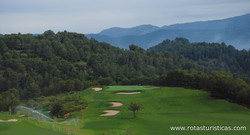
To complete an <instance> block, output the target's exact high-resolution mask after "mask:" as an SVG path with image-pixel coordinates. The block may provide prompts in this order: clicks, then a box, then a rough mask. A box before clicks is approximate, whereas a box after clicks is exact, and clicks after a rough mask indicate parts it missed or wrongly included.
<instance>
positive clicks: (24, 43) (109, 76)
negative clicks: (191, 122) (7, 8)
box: [0, 30, 250, 111]
mask: <svg viewBox="0 0 250 135" xmlns="http://www.w3.org/2000/svg"><path fill="white" fill-rule="evenodd" d="M165 44H167V45H165ZM0 52H1V53H0V101H1V103H0V111H7V110H10V109H12V108H13V107H14V106H15V105H17V104H18V103H19V102H20V101H23V100H28V99H36V98H38V97H41V96H51V95H56V94H59V93H65V92H71V91H79V90H83V89H85V88H88V87H90V86H94V85H115V84H121V85H159V86H160V85H161V86H174V87H185V88H195V89H202V90H206V91H209V92H210V93H211V96H212V97H214V98H221V99H226V100H228V101H231V102H235V103H238V104H242V105H245V106H247V107H249V106H250V86H249V84H247V82H248V83H249V77H250V69H249V67H248V65H250V51H246V50H241V51H239V50H236V49H235V48H233V47H232V46H227V45H225V44H224V43H221V44H219V43H205V42H203V43H189V41H188V40H186V39H184V38H177V39H175V40H173V41H171V40H165V41H164V42H163V43H161V44H159V45H158V46H156V47H155V48H151V49H149V50H144V49H143V48H141V47H139V46H137V45H133V44H132V45H130V46H129V49H120V48H119V47H114V46H112V45H110V44H107V43H105V42H98V41H97V40H95V39H88V38H87V37H86V36H85V35H83V34H78V33H72V32H67V31H63V32H58V33H54V32H53V31H51V30H48V31H45V32H44V33H43V34H40V35H36V36H34V35H32V34H20V33H19V34H11V35H2V36H1V37H0ZM84 102H85V101H84Z"/></svg>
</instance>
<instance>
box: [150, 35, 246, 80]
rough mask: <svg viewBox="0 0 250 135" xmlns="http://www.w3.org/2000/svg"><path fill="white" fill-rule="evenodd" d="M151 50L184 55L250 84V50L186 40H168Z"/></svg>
mask: <svg viewBox="0 0 250 135" xmlns="http://www.w3.org/2000/svg"><path fill="white" fill-rule="evenodd" d="M149 50H155V51H157V52H166V51H168V52H171V53H172V54H177V55H182V56H184V57H185V58H188V59H190V60H193V61H195V62H196V63H198V64H199V65H203V66H209V67H211V68H212V69H213V70H225V71H226V72H228V73H230V74H233V75H234V76H235V77H241V78H243V79H244V80H246V81H247V82H250V80H249V78H250V68H249V65H250V50H237V49H235V48H234V47H233V46H232V45H226V44H225V43H206V42H198V43H190V42H189V41H188V39H185V38H176V39H175V40H169V39H166V40H164V41H163V42H162V43H160V44H158V45H156V46H154V47H151V48H149Z"/></svg>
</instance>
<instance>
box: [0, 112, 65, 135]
mask: <svg viewBox="0 0 250 135" xmlns="http://www.w3.org/2000/svg"><path fill="white" fill-rule="evenodd" d="M0 119H2V120H8V119H18V121H17V122H0V135H65V134H66V133H65V134H64V133H63V132H62V133H60V132H56V131H54V130H53V129H52V123H51V122H37V121H34V120H28V119H27V118H21V117H18V116H16V115H8V114H6V113H1V114H0Z"/></svg>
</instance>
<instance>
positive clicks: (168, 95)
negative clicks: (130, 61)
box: [78, 86, 250, 135]
mask: <svg viewBox="0 0 250 135" xmlns="http://www.w3.org/2000/svg"><path fill="white" fill-rule="evenodd" d="M139 90H143V91H142V93H141V94H135V95H116V94H113V92H114V91H115V92H118V91H139ZM78 94H79V95H81V96H82V97H83V98H85V99H87V100H88V101H89V102H90V105H89V107H88V109H87V110H85V111H84V118H85V120H84V126H82V127H81V128H82V129H81V130H83V131H84V130H88V131H92V134H102V133H106V134H108V135H110V134H113V135H117V134H127V132H128V131H129V132H130V131H131V132H132V134H137V135H152V134H156V135H165V134H171V135H175V134H176V135H179V134H196V135H197V134H198V135H199V134H215V135H216V134H217V135H221V134H225V135H227V134H237V135H238V134H242V135H244V134H250V130H247V131H171V130H170V126H194V125H196V126H203V125H204V126H217V125H219V126H246V127H247V129H248V128H250V123H249V122H250V110H249V109H246V108H245V107H242V106H239V105H237V104H233V103H229V102H227V101H225V100H218V99H212V98H210V97H209V93H207V92H205V91H199V90H190V89H184V88H170V87H163V88H160V89H159V88H156V89H153V88H151V87H144V86H109V87H104V90H103V91H99V92H93V91H92V90H91V89H87V90H85V91H81V92H79V93H78ZM110 101H119V102H122V103H123V104H124V105H123V106H121V107H116V108H112V107H109V105H110V104H109V103H108V102H110ZM130 102H138V103H142V104H143V106H144V110H142V111H139V112H137V118H135V119H134V118H133V115H132V112H130V111H129V110H128V109H127V106H128V105H129V103H130ZM106 109H115V110H120V111H121V112H120V113H119V114H117V115H115V116H108V117H101V116H99V115H100V114H102V113H103V110H106Z"/></svg>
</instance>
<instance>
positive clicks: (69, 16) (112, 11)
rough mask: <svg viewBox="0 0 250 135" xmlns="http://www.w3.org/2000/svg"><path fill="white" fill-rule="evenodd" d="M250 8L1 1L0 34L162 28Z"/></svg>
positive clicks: (128, 1)
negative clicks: (116, 28)
mask: <svg viewBox="0 0 250 135" xmlns="http://www.w3.org/2000/svg"><path fill="white" fill-rule="evenodd" d="M249 6H250V1H249V0H105V1H103V0H22V1H20V0H0V18H1V21H0V33H12V32H14V33H17V32H22V33H42V32H43V31H45V30H48V29H52V30H54V31H62V30H67V31H75V32H81V33H94V32H99V31H101V30H102V29H105V28H109V27H113V26H120V27H132V26H136V25H141V24H153V25H158V26H162V25H167V24H173V23H181V22H191V21H198V20H211V19H221V18H226V17H231V16H236V15H241V14H245V13H250V8H249Z"/></svg>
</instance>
